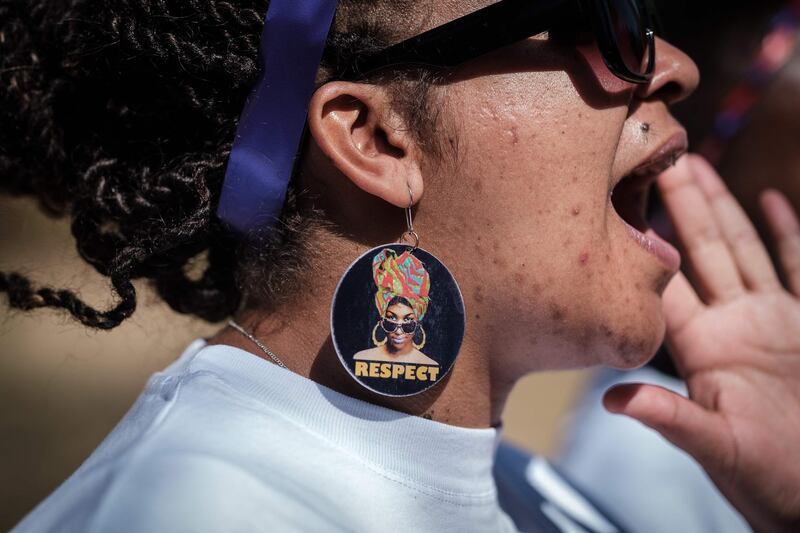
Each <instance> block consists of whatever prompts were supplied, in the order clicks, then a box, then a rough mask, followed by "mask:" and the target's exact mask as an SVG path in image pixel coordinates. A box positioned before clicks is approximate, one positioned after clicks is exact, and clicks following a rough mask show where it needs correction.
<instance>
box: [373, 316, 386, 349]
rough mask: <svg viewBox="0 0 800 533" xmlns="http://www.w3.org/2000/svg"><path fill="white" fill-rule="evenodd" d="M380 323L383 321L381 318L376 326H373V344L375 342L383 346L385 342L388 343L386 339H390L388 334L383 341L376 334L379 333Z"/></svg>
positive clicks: (376, 344)
mask: <svg viewBox="0 0 800 533" xmlns="http://www.w3.org/2000/svg"><path fill="white" fill-rule="evenodd" d="M380 325H381V322H380V320H379V321H378V323H377V324H375V327H374V328H372V344H374V345H375V346H383V345H384V344H386V341H387V340H389V336H388V335H387V336H386V337H384V338H383V340H382V341H379V340H378V336H377V335H376V333H378V328H379V327H380Z"/></svg>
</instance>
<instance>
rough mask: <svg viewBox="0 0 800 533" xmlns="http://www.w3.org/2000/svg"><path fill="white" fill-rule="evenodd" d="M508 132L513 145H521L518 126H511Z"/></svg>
mask: <svg viewBox="0 0 800 533" xmlns="http://www.w3.org/2000/svg"><path fill="white" fill-rule="evenodd" d="M506 131H507V132H508V136H509V138H510V139H511V144H517V143H519V135H518V134H517V127H516V126H511V127H510V128H509V129H508V130H506Z"/></svg>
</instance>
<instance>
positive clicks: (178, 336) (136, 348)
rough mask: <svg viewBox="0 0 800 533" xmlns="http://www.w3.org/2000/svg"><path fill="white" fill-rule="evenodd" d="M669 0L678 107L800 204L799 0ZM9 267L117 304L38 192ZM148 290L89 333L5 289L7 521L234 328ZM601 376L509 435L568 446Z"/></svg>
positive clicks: (720, 154)
mask: <svg viewBox="0 0 800 533" xmlns="http://www.w3.org/2000/svg"><path fill="white" fill-rule="evenodd" d="M656 4H660V11H661V12H662V15H663V17H662V18H663V22H664V25H665V27H666V35H667V38H668V39H669V40H671V41H672V42H673V43H674V44H677V45H678V46H679V47H681V48H683V49H684V50H686V51H687V52H689V54H690V55H691V56H692V57H694V58H695V60H696V61H697V63H698V65H699V66H700V69H701V72H702V73H703V82H702V85H701V89H700V90H699V92H698V93H697V94H696V95H695V96H694V97H693V98H692V99H691V100H690V101H689V102H686V103H684V104H681V105H679V106H677V107H676V114H677V115H678V116H679V118H680V119H681V120H682V121H683V122H684V124H685V125H686V126H687V127H688V129H689V131H690V138H691V142H692V144H693V147H694V149H701V150H702V151H703V152H704V153H706V154H707V155H709V157H711V158H712V159H714V160H715V161H716V163H717V165H718V167H719V168H720V169H721V171H722V174H723V176H724V177H725V178H726V179H727V180H728V182H729V184H730V186H731V188H732V189H733V191H734V192H735V194H737V196H738V197H739V198H740V200H741V201H742V203H743V205H745V207H746V208H747V209H748V211H749V212H750V213H751V216H752V217H753V219H754V220H755V221H756V223H757V225H759V227H762V220H761V218H760V214H759V213H758V211H757V209H756V205H757V204H756V200H757V193H758V191H760V190H762V189H763V188H765V187H766V186H768V185H769V186H772V187H776V188H778V189H781V190H783V191H784V192H785V193H786V194H787V195H788V196H789V197H790V199H791V200H792V201H793V202H794V204H795V206H796V207H800V202H798V200H800V54H798V52H797V46H796V45H797V27H796V25H795V26H792V24H791V23H790V22H791V21H788V22H787V21H784V22H781V20H780V16H782V13H784V11H783V10H785V9H787V7H792V6H793V7H794V8H795V9H797V6H798V2H797V1H793V2H781V1H771V0H762V1H761V2H758V3H755V2H743V1H742V2H721V1H716V0H714V1H707V2H702V3H699V2H692V3H690V2H688V1H678V0H671V1H669V2H665V1H662V2H656ZM698 4H700V5H698ZM798 12H800V11H798ZM776 17H778V18H776ZM0 148H1V147H0ZM0 270H2V271H21V272H24V273H26V274H28V275H30V276H31V277H32V278H33V279H34V280H35V281H36V282H38V283H43V284H49V285H53V286H56V287H69V288H71V289H73V290H77V291H78V292H79V293H80V294H81V295H82V296H83V297H84V298H86V299H87V300H88V301H89V302H90V303H92V304H97V305H99V306H100V307H105V306H106V305H105V304H107V303H110V302H109V301H107V300H108V299H109V297H110V296H109V295H110V290H109V287H108V283H107V280H106V279H105V278H103V277H102V276H100V275H99V274H97V273H96V272H95V271H94V270H93V269H92V268H91V267H89V266H88V265H86V264H85V263H83V262H82V261H81V260H80V259H79V258H78V256H77V253H76V252H75V247H74V243H73V239H72V237H71V235H70V231H69V225H68V223H67V221H65V220H54V219H50V218H47V217H46V216H45V215H43V214H41V213H40V212H39V210H38V209H37V208H36V205H35V203H34V202H33V201H32V200H29V199H26V198H9V197H6V196H0ZM137 289H138V291H139V294H140V300H139V301H140V306H139V309H138V310H137V312H136V314H135V315H134V317H133V318H132V319H130V320H128V321H126V322H125V323H124V325H123V326H121V327H119V328H117V329H115V330H113V331H112V332H95V331H88V330H86V329H85V328H83V327H81V326H79V325H76V324H75V323H74V322H73V321H72V320H71V319H69V318H67V317H66V316H65V315H63V314H60V313H55V312H51V311H42V310H39V311H36V312H33V313H23V312H19V311H10V310H9V309H8V307H7V305H6V300H5V297H4V296H3V295H0V502H2V505H0V529H2V530H5V529H8V528H10V527H11V526H13V525H14V524H15V523H16V522H17V521H18V520H19V519H20V518H21V517H22V516H23V515H24V514H25V513H27V512H28V511H29V510H30V509H32V508H33V506H34V505H35V504H36V503H38V502H39V501H40V500H41V499H43V498H44V497H45V496H46V495H47V494H48V493H49V492H51V491H52V490H53V489H54V488H55V487H56V486H57V485H58V484H59V483H60V482H61V481H63V480H64V479H65V478H66V477H67V476H68V475H69V474H70V473H71V472H72V471H74V470H75V468H77V466H78V465H79V464H80V463H81V462H82V461H83V460H84V459H85V458H86V457H87V456H88V455H89V453H90V452H91V451H92V450H93V449H94V448H95V447H96V446H97V444H98V443H99V442H100V441H101V440H102V439H103V437H104V436H105V435H106V434H107V433H108V432H109V431H110V429H111V428H112V427H113V426H114V424H115V423H116V422H117V421H118V420H119V419H120V418H121V417H122V415H123V414H124V413H125V412H126V411H127V409H128V408H129V406H130V405H131V403H132V402H133V400H134V399H135V397H136V396H137V395H138V394H139V392H140V391H141V389H142V387H143V385H144V383H145V381H146V380H147V378H148V377H149V376H150V374H152V373H153V372H155V371H157V370H159V369H161V368H163V367H164V366H166V365H167V364H169V363H170V362H171V361H172V360H173V359H174V358H176V357H177V356H178V355H179V354H180V353H181V351H182V350H183V348H184V347H185V346H186V345H187V344H188V343H189V342H190V341H191V340H192V339H195V338H198V337H202V336H207V335H210V334H211V333H212V332H214V331H215V330H216V329H217V328H218V327H220V325H219V324H208V323H204V322H202V321H199V320H196V319H191V318H188V317H185V316H182V315H179V314H177V313H175V312H172V311H171V310H170V309H169V308H168V307H167V306H166V304H164V303H163V302H161V301H160V300H159V299H158V298H157V297H156V296H155V294H154V292H153V291H151V290H150V289H149V287H147V286H146V285H144V284H139V285H137ZM592 377H593V372H592V371H583V372H571V373H554V374H540V375H535V376H530V377H528V378H525V379H523V380H522V382H521V383H520V384H519V385H518V387H517V388H516V389H515V391H514V393H513V395H512V397H511V400H510V401H509V404H508V407H507V410H506V413H505V437H506V438H507V439H508V440H509V441H511V442H512V443H514V444H517V445H518V446H520V447H522V448H524V449H527V450H529V451H536V452H538V453H543V454H546V455H553V454H555V453H556V451H557V450H558V447H559V445H560V443H561V442H562V438H563V435H564V430H565V427H566V424H567V422H568V420H569V418H568V416H567V415H568V414H569V412H570V409H571V408H572V407H573V406H574V405H576V403H577V402H579V401H580V397H581V393H582V391H583V389H584V387H585V385H586V384H587V383H588V382H589V380H590V379H591V378H592Z"/></svg>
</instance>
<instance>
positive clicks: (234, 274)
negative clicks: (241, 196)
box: [0, 0, 429, 329]
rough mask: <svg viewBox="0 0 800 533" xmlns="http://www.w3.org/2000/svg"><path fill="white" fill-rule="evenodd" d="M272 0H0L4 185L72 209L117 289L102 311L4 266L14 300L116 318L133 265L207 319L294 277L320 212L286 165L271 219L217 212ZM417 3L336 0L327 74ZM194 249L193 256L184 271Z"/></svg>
mask: <svg viewBox="0 0 800 533" xmlns="http://www.w3.org/2000/svg"><path fill="white" fill-rule="evenodd" d="M268 4H269V1H268V0H241V1H235V2H229V1H222V0H37V1H23V0H0V124H1V125H2V126H1V127H0V189H2V190H3V191H4V192H6V193H10V194H14V195H30V196H33V197H35V198H37V199H38V200H39V203H40V205H41V207H42V208H43V209H44V210H45V211H46V212H47V213H49V214H51V215H54V216H69V217H71V221H72V226H71V227H72V233H73V235H74V237H75V240H76V243H77V249H78V252H79V253H80V255H81V257H82V258H83V259H84V260H86V261H87V262H89V263H90V264H91V265H92V266H93V267H94V268H95V269H96V270H97V271H98V272H100V273H101V274H103V275H104V276H107V277H108V278H109V279H110V282H111V286H112V287H113V290H114V291H115V292H116V295H117V297H118V303H117V304H116V305H114V306H113V307H112V308H111V309H109V310H105V311H100V310H97V309H94V308H93V307H91V306H90V305H88V304H86V303H85V302H83V301H82V300H81V299H80V298H79V297H78V296H77V295H76V294H75V293H73V292H72V291H70V290H56V289H52V288H49V287H35V286H34V285H33V284H32V283H31V282H30V281H29V280H28V279H27V278H26V277H25V276H23V275H21V274H18V273H3V272H0V291H3V292H6V293H7V294H8V301H9V304H10V306H11V307H13V308H19V309H33V308H39V307H55V308H63V309H66V310H67V311H69V312H70V313H71V314H72V315H73V316H74V317H75V318H77V319H78V320H79V321H80V322H82V323H83V324H85V325H87V326H90V327H93V328H100V329H111V328H114V327H116V326H117V325H119V324H120V323H122V322H123V321H124V320H125V319H126V318H128V317H129V316H131V314H132V313H133V312H134V311H135V308H136V290H135V288H134V286H133V284H132V283H131V281H132V280H134V279H138V278H145V279H148V280H151V281H152V283H153V284H154V286H155V287H156V289H157V291H158V293H159V294H160V296H161V297H162V298H163V299H164V300H165V301H166V302H167V303H168V304H169V305H170V306H171V307H172V308H173V309H175V310H176V311H179V312H181V313H188V314H193V315H196V316H198V317H201V318H203V319H205V320H209V321H217V320H221V319H224V318H225V317H227V316H229V315H231V314H232V313H234V312H235V311H236V310H237V309H238V308H240V307H241V306H242V305H243V303H246V301H250V300H254V301H258V302H260V303H264V302H265V301H267V300H274V299H277V298H278V296H279V294H280V292H281V290H282V289H283V288H285V287H286V286H287V285H291V281H292V279H294V278H295V276H296V274H297V272H298V271H300V270H301V267H302V263H303V261H304V253H303V249H304V247H306V245H307V238H308V235H309V234H310V233H309V232H310V231H311V229H310V228H313V227H314V222H315V221H317V222H320V223H322V221H321V219H320V215H319V213H318V212H316V211H315V210H314V209H313V208H311V207H304V204H305V203H304V202H302V201H301V199H302V194H301V192H300V191H298V190H297V187H296V186H295V181H296V180H293V184H292V186H291V187H290V189H289V191H288V194H287V200H286V204H285V206H284V210H283V213H282V216H281V221H280V223H279V225H278V228H277V229H276V230H275V231H271V232H269V236H268V238H265V239H262V240H261V241H259V242H258V244H253V243H252V242H246V243H242V242H238V241H237V239H236V238H235V237H234V236H233V235H232V234H231V233H229V231H228V230H226V228H225V227H224V226H223V225H222V224H221V223H220V222H219V221H218V220H217V218H216V217H215V214H214V212H215V207H216V204H217V201H218V196H219V191H220V188H221V183H222V178H223V175H224V170H225V165H226V161H227V158H228V155H229V153H230V150H231V142H232V139H233V137H234V133H235V129H236V123H237V119H238V116H239V114H240V112H241V110H242V107H243V104H244V101H245V98H246V96H247V93H248V91H249V90H250V88H251V86H252V84H253V83H254V82H255V80H256V77H257V75H258V46H259V40H260V34H261V30H262V27H263V23H264V14H265V12H266V9H267V7H268ZM417 7H418V6H417V2H415V1H412V0H405V1H400V2H391V1H388V0H383V1H374V0H342V1H341V2H340V5H339V8H338V10H337V15H336V21H335V23H334V29H333V31H332V33H331V36H330V38H329V42H328V46H327V49H326V52H325V59H324V60H323V68H322V69H321V72H322V73H323V75H322V78H323V79H324V78H325V73H327V76H329V77H331V76H334V75H335V72H336V71H337V69H339V68H340V66H341V65H343V64H345V63H346V62H347V61H348V58H349V57H352V55H353V54H356V53H360V52H361V51H364V50H366V49H370V48H374V47H377V46H382V45H385V44H387V43H389V42H392V41H393V40H395V39H396V38H398V36H399V35H402V31H401V30H399V29H398V28H402V27H406V29H407V28H408V22H407V21H409V20H413V19H417V20H418V17H409V13H410V10H413V9H415V8H417ZM403 21H406V22H405V23H404V22H403ZM418 77H419V81H418V82H417V83H416V85H415V87H417V89H418V90H417V92H416V94H413V97H412V98H406V100H407V103H409V105H406V106H405V109H404V110H401V111H404V112H405V111H407V112H408V113H407V114H408V115H409V118H410V121H411V122H412V124H414V125H415V126H416V127H415V129H417V130H419V131H423V130H424V129H425V124H426V123H428V122H429V121H426V120H424V117H425V116H426V115H427V114H428V113H427V112H426V111H425V110H424V109H423V108H424V101H425V98H424V97H423V96H424V93H425V90H426V89H425V87H426V84H425V83H423V81H422V79H423V78H424V76H422V75H419V76H418ZM395 81H396V80H395ZM406 81H408V80H406ZM408 94H410V93H409V92H408V91H406V95H408ZM421 97H423V98H421ZM411 102H413V104H411ZM401 103H402V102H401ZM198 262H199V263H200V264H202V266H203V268H202V269H201V270H202V271H201V272H200V273H199V274H198V275H192V273H191V272H190V270H191V269H192V266H193V265H196V264H198ZM254 272H255V273H257V276H260V277H261V280H260V283H259V284H258V285H259V287H260V289H259V291H258V293H259V294H258V295H256V296H253V295H252V294H248V293H247V292H246V291H243V289H242V288H243V287H248V286H250V287H252V286H253V284H252V283H248V282H245V280H246V279H247V278H248V276H250V277H252V276H253V273H254Z"/></svg>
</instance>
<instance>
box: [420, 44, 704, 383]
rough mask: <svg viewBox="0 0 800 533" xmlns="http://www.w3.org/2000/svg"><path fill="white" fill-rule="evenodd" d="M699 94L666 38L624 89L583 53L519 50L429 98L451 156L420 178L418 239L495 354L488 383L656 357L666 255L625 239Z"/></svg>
mask: <svg viewBox="0 0 800 533" xmlns="http://www.w3.org/2000/svg"><path fill="white" fill-rule="evenodd" d="M697 83H698V72H697V68H696V66H695V65H694V63H693V62H692V61H691V60H690V59H689V58H688V57H687V56H686V55H684V54H683V53H682V52H680V51H679V50H677V49H675V48H674V47H672V46H670V45H669V44H668V43H666V42H665V41H663V40H659V41H658V44H657V67H656V73H655V77H654V79H653V81H652V82H651V83H650V84H649V85H643V86H637V85H633V84H630V83H626V82H623V81H621V80H619V79H618V78H616V77H615V76H614V75H613V74H611V73H610V72H609V70H608V69H607V68H606V66H605V65H604V64H603V60H602V58H601V56H600V54H599V52H598V50H597V47H596V45H595V44H587V45H580V46H575V45H572V46H567V45H559V44H555V43H552V42H550V41H548V40H547V39H546V38H531V39H528V40H527V41H523V42H520V43H517V44H515V45H513V46H511V47H508V48H505V49H502V50H499V51H497V52H494V53H492V54H490V55H487V56H484V57H482V58H478V59H476V60H473V61H471V62H469V63H468V64H465V65H464V66H463V67H461V68H460V70H459V71H458V73H457V76H456V79H455V81H453V82H452V83H449V84H447V85H445V86H444V87H442V88H441V89H440V90H438V93H437V96H438V98H439V99H440V103H441V109H442V110H443V112H442V115H441V120H442V122H443V124H444V130H443V133H442V135H443V136H445V135H447V136H449V139H445V141H449V142H450V144H451V145H453V146H454V151H455V153H456V158H455V159H454V164H453V165H451V170H449V171H444V170H442V169H437V174H436V175H425V178H426V181H425V201H423V202H422V203H421V205H420V207H419V210H418V213H417V217H416V220H415V226H416V227H417V228H418V230H419V231H420V232H421V234H422V235H423V238H424V240H425V245H426V247H427V248H429V249H430V250H431V251H433V252H434V253H436V254H437V255H439V256H440V257H441V259H443V260H444V261H445V262H446V263H448V264H449V265H451V269H452V270H453V272H454V274H455V276H456V279H458V280H459V282H460V283H461V286H462V289H463V293H464V298H465V303H466V307H467V310H468V317H467V320H468V328H467V329H468V332H467V334H468V335H473V336H474V340H476V342H477V343H478V344H483V345H484V346H485V349H486V350H487V352H488V354H489V356H490V357H491V356H493V355H498V356H499V355H502V356H503V357H502V358H500V357H491V359H492V360H493V361H499V363H498V364H499V365H502V366H501V367H500V368H498V371H499V372H510V373H511V374H513V375H519V374H520V372H525V371H529V370H532V369H541V368H566V367H579V366H586V365H592V364H598V363H604V364H609V365H612V366H617V367H632V366H638V365H640V364H643V363H644V362H645V360H647V359H648V358H649V357H650V356H651V355H652V354H653V353H654V351H655V350H656V348H657V347H658V345H659V344H660V343H661V341H662V338H663V331H664V322H663V317H662V313H661V294H662V291H663V290H664V288H665V286H666V284H667V283H668V281H669V280H670V279H671V277H672V276H673V274H674V273H675V272H676V270H677V269H678V262H679V257H678V256H677V253H676V252H675V251H674V249H671V248H668V247H666V246H665V245H663V244H661V243H660V242H659V241H658V240H656V239H654V238H650V237H647V236H645V235H643V234H642V233H641V232H639V231H636V230H633V229H632V228H631V225H633V226H637V227H640V228H641V226H642V222H641V220H639V219H640V215H639V214H638V213H640V212H643V210H644V196H645V195H644V194H643V192H644V191H645V190H646V189H647V186H648V184H649V183H650V182H651V180H652V179H653V178H655V176H656V175H657V173H658V172H659V171H660V170H662V169H663V168H665V166H666V165H668V164H669V163H670V162H672V161H673V160H674V158H675V157H677V156H679V155H680V154H682V153H683V152H684V151H685V150H686V148H687V146H686V143H687V141H686V134H685V132H684V130H683V128H682V127H681V126H680V125H679V124H678V123H677V122H676V120H675V119H674V118H673V117H672V116H671V115H670V113H669V112H668V110H667V105H668V104H669V103H671V102H673V101H675V100H678V99H681V98H684V97H686V96H687V95H688V94H690V93H691V92H692V91H693V89H694V88H695V87H696V85H697ZM620 182H621V184H620ZM621 215H623V216H621ZM626 219H627V222H628V223H626ZM498 352H499V353H498Z"/></svg>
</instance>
